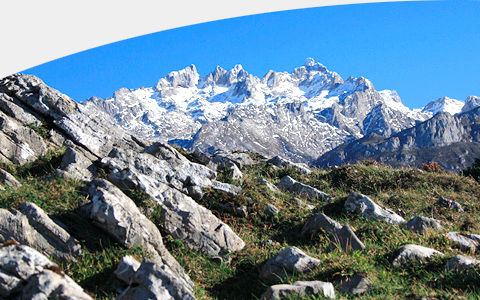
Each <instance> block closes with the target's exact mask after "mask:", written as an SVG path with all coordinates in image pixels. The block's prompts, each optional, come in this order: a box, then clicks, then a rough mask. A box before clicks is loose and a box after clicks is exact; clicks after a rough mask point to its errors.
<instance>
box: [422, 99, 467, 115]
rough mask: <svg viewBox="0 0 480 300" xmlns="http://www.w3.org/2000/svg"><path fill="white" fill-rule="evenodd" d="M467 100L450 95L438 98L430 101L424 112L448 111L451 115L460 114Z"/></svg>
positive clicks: (434, 113)
mask: <svg viewBox="0 0 480 300" xmlns="http://www.w3.org/2000/svg"><path fill="white" fill-rule="evenodd" d="M464 105H465V102H463V101H460V100H456V99H452V98H449V97H443V98H439V99H437V100H434V101H431V102H430V103H428V104H427V105H426V106H425V107H424V108H423V109H422V112H423V113H431V114H432V115H436V114H437V113H439V112H441V111H442V112H448V113H450V114H451V115H455V114H458V113H460V112H461V111H462V108H463V107H464Z"/></svg>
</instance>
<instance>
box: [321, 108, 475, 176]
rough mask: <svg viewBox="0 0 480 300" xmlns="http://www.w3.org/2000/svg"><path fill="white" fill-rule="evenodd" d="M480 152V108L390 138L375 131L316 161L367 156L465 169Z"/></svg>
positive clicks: (324, 163)
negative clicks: (434, 163)
mask: <svg viewBox="0 0 480 300" xmlns="http://www.w3.org/2000/svg"><path fill="white" fill-rule="evenodd" d="M479 156H480V108H476V109H474V110H471V111H469V112H466V113H462V114H459V115H454V116H452V115H451V114H449V113H444V112H441V113H438V114H436V115H435V116H433V117H432V118H431V119H429V120H427V121H425V122H423V123H421V124H418V125H417V126H415V127H412V128H409V129H406V130H404V131H402V132H400V133H397V134H394V135H392V136H391V137H389V138H386V137H381V136H378V135H375V134H372V135H369V136H367V137H364V138H362V139H359V140H356V141H354V142H352V143H350V144H344V145H342V146H340V147H337V148H336V149H333V150H332V151H330V152H328V153H326V154H324V155H323V156H322V157H320V158H319V159H318V160H316V161H314V163H313V164H314V165H316V166H319V167H327V166H332V165H340V164H344V163H352V162H356V161H360V160H363V159H365V158H370V159H375V160H378V161H381V162H384V163H387V164H390V165H393V166H404V165H410V166H417V167H419V166H420V165H421V164H422V163H426V162H429V161H436V162H439V163H440V164H441V165H442V166H443V167H444V168H446V169H465V168H466V167H467V166H470V165H471V164H472V163H473V162H474V158H475V157H479Z"/></svg>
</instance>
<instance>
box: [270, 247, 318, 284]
mask: <svg viewBox="0 0 480 300" xmlns="http://www.w3.org/2000/svg"><path fill="white" fill-rule="evenodd" d="M320 262H321V261H320V260H319V259H316V258H313V257H310V256H308V255H307V254H305V252H303V251H302V250H300V249H298V248H297V247H290V248H287V249H285V250H283V251H282V252H280V253H279V254H277V255H276V256H274V257H272V258H270V259H269V260H268V261H267V263H266V264H265V265H264V266H263V267H262V269H261V270H260V277H261V278H264V279H268V280H272V281H276V280H278V279H280V278H287V277H288V276H291V275H292V274H294V273H307V272H310V271H312V270H313V269H315V268H316V267H317V266H318V265H319V264H320Z"/></svg>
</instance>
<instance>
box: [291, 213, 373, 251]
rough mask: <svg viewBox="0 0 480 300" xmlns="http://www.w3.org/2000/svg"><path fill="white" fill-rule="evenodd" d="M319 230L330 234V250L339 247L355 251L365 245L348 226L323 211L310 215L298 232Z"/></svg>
mask: <svg viewBox="0 0 480 300" xmlns="http://www.w3.org/2000/svg"><path fill="white" fill-rule="evenodd" d="M321 231H326V232H328V233H329V234H330V235H331V236H332V238H331V240H330V245H329V249H330V250H333V249H337V248H340V249H342V250H343V251H347V252H349V251H352V250H353V251H357V250H364V249H365V245H364V244H363V243H362V242H361V241H360V239H359V238H358V237H357V236H356V235H355V233H354V232H353V230H352V228H351V227H350V226H348V225H341V224H340V223H338V222H336V221H334V220H332V219H330V218H329V217H328V216H327V215H325V214H323V213H318V214H314V215H313V216H311V217H310V218H309V219H308V221H307V223H305V225H304V226H303V228H302V231H301V232H300V234H301V235H305V234H307V233H310V234H317V233H319V232H321Z"/></svg>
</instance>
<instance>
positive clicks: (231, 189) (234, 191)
mask: <svg viewBox="0 0 480 300" xmlns="http://www.w3.org/2000/svg"><path fill="white" fill-rule="evenodd" d="M211 187H212V188H213V189H215V190H219V191H223V192H225V193H227V194H229V195H233V196H236V195H239V194H242V193H243V190H242V189H241V188H239V187H238V186H235V185H233V184H229V183H225V182H220V181H216V180H212V185H211Z"/></svg>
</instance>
